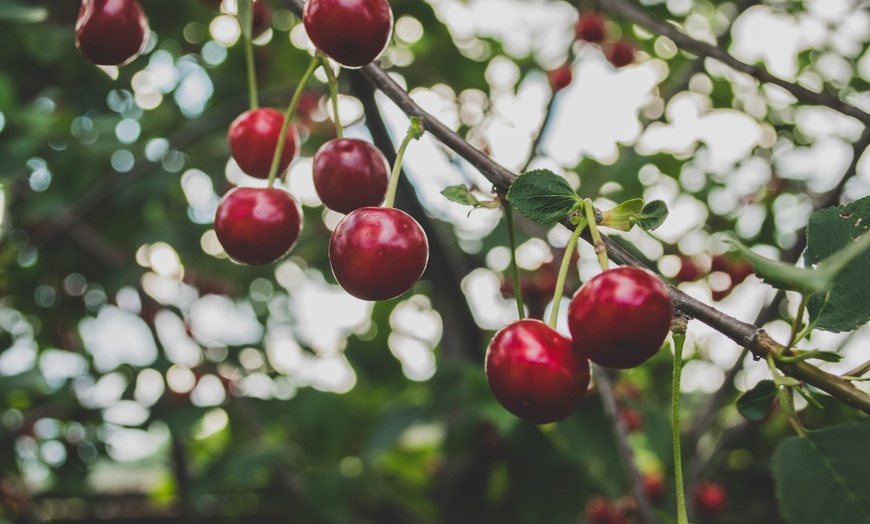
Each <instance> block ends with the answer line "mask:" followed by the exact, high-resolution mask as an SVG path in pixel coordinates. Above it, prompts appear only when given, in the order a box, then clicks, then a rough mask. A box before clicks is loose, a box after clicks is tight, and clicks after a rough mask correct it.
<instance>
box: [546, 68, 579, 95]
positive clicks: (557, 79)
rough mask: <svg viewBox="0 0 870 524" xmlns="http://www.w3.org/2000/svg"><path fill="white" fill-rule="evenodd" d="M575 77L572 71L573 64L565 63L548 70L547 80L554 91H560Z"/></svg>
mask: <svg viewBox="0 0 870 524" xmlns="http://www.w3.org/2000/svg"><path fill="white" fill-rule="evenodd" d="M573 78H574V75H573V73H572V72H571V64H563V65H561V66H559V67H557V68H556V69H553V70H551V71H547V81H548V82H549V83H550V89H552V90H553V92H554V93H558V92H559V91H561V90H563V89H565V88H566V87H568V85H569V84H570V83H571V80H573Z"/></svg>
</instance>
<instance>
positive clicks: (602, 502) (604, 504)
mask: <svg viewBox="0 0 870 524" xmlns="http://www.w3.org/2000/svg"><path fill="white" fill-rule="evenodd" d="M586 521H587V522H588V523H589V524H626V523H627V522H628V520H627V519H626V517H625V515H623V513H622V511H620V509H619V508H618V507H616V505H615V504H613V502H611V501H609V500H607V499H606V498H604V497H602V496H601V495H593V496H591V497H589V500H587V501H586Z"/></svg>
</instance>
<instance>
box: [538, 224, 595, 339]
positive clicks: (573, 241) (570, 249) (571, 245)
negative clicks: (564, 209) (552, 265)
mask: <svg viewBox="0 0 870 524" xmlns="http://www.w3.org/2000/svg"><path fill="white" fill-rule="evenodd" d="M584 229H586V217H582V216H581V217H580V220H579V222H577V227H575V228H574V232H573V233H572V234H571V238H570V239H569V240H568V245H567V246H565V254H564V255H562V265H561V266H559V277H558V278H557V279H556V290H555V291H554V292H553V309H552V310H551V311H550V320H549V322H547V325H549V326H550V327H551V328H553V329H556V319H557V318H558V317H559V304H560V303H561V302H562V294H563V293H564V292H565V278H566V277H567V276H568V266H570V265H571V256H572V255H573V254H574V250H575V249H577V239H579V238H580V233H582V232H583V230H584Z"/></svg>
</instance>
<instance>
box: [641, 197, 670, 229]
mask: <svg viewBox="0 0 870 524" xmlns="http://www.w3.org/2000/svg"><path fill="white" fill-rule="evenodd" d="M666 218H668V206H667V204H665V203H664V202H662V201H661V200H653V201H652V202H649V203H648V204H647V205H645V206H643V211H641V212H640V214H639V215H637V223H638V225H639V226H640V227H642V228H643V229H645V230H646V231H652V230H653V229H655V228H657V227H659V226H660V225H662V224H664V222H665V219H666Z"/></svg>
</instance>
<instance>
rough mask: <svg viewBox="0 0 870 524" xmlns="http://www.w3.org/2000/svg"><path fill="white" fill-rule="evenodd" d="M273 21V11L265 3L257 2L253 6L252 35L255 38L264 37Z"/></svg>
mask: <svg viewBox="0 0 870 524" xmlns="http://www.w3.org/2000/svg"><path fill="white" fill-rule="evenodd" d="M271 19H272V10H271V9H270V8H269V6H268V5H266V3H265V2H257V1H255V2H254V3H253V4H251V35H252V36H253V37H254V38H257V37H258V36H260V35H262V34H263V33H265V32H266V30H267V29H269V26H270V25H271Z"/></svg>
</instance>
